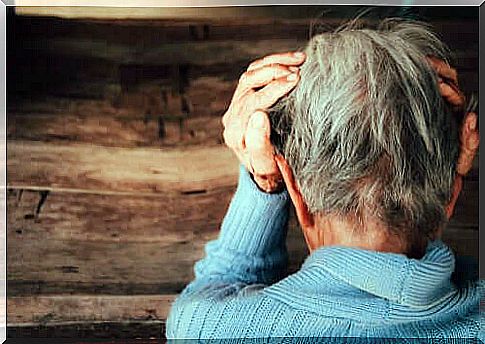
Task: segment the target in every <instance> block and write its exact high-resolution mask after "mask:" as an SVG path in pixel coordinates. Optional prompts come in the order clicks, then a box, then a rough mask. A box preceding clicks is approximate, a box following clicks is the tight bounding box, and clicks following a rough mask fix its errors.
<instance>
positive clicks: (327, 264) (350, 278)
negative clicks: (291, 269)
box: [302, 240, 455, 307]
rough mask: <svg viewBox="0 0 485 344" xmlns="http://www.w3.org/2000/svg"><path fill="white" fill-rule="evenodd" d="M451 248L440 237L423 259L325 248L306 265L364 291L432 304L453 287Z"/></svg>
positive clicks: (399, 301) (405, 302)
mask: <svg viewBox="0 0 485 344" xmlns="http://www.w3.org/2000/svg"><path fill="white" fill-rule="evenodd" d="M454 267H455V258H454V255H453V253H452V252H451V250H450V249H449V248H448V247H447V246H446V245H445V244H444V243H443V242H442V241H440V240H437V241H433V242H429V244H428V247H427V249H426V253H425V255H424V256H423V257H422V258H421V259H419V260H418V259H410V258H408V257H406V256H405V255H403V254H395V253H383V252H376V251H370V250H363V249H357V248H349V247H340V246H332V247H323V248H321V249H319V250H316V251H315V252H314V253H313V254H312V255H310V256H309V257H308V259H307V260H306V261H305V263H304V264H303V266H302V270H303V271H308V272H310V273H316V274H318V273H319V272H321V273H326V274H330V275H331V276H332V277H333V278H334V279H336V280H338V281H340V282H342V283H343V284H347V285H349V286H352V287H354V288H357V289H359V290H361V291H364V292H367V293H370V294H373V295H375V296H378V297H380V298H384V299H387V300H389V301H391V302H393V303H397V304H401V305H404V306H411V307H422V306H430V305H431V304H434V303H436V302H439V300H440V299H442V298H443V297H444V296H445V295H446V294H448V293H449V292H450V290H451V289H453V286H452V284H451V282H450V277H451V274H452V273H453V270H454Z"/></svg>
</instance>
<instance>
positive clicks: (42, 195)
mask: <svg viewBox="0 0 485 344" xmlns="http://www.w3.org/2000/svg"><path fill="white" fill-rule="evenodd" d="M49 192H50V191H49V190H42V191H40V192H39V193H40V199H39V203H38V204H37V207H36V208H35V217H36V218H37V217H39V214H40V210H41V209H42V206H43V205H44V203H45V201H46V200H47V195H49Z"/></svg>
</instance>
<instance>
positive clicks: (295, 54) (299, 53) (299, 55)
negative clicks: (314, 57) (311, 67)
mask: <svg viewBox="0 0 485 344" xmlns="http://www.w3.org/2000/svg"><path fill="white" fill-rule="evenodd" d="M293 56H295V57H296V58H299V59H301V58H304V57H305V54H304V53H302V52H301V51H297V52H296V53H294V54H293Z"/></svg>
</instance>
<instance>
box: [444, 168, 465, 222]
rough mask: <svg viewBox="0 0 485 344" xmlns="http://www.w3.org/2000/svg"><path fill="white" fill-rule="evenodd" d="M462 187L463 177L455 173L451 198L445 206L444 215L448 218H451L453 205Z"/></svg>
mask: <svg viewBox="0 0 485 344" xmlns="http://www.w3.org/2000/svg"><path fill="white" fill-rule="evenodd" d="M462 187H463V178H462V177H461V176H460V175H457V176H456V177H455V181H454V183H453V190H452V191H451V198H450V201H449V202H448V204H447V206H446V209H445V211H446V217H447V218H448V219H450V218H451V216H452V215H453V211H454V210H455V205H456V201H457V200H458V197H459V196H460V192H461V189H462Z"/></svg>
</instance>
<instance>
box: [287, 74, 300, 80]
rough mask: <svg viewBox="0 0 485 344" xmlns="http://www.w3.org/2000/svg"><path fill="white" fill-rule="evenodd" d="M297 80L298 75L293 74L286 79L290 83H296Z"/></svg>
mask: <svg viewBox="0 0 485 344" xmlns="http://www.w3.org/2000/svg"><path fill="white" fill-rule="evenodd" d="M296 78H298V75H297V74H296V73H291V74H290V75H288V76H287V77H286V80H288V81H295V80H296Z"/></svg>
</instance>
